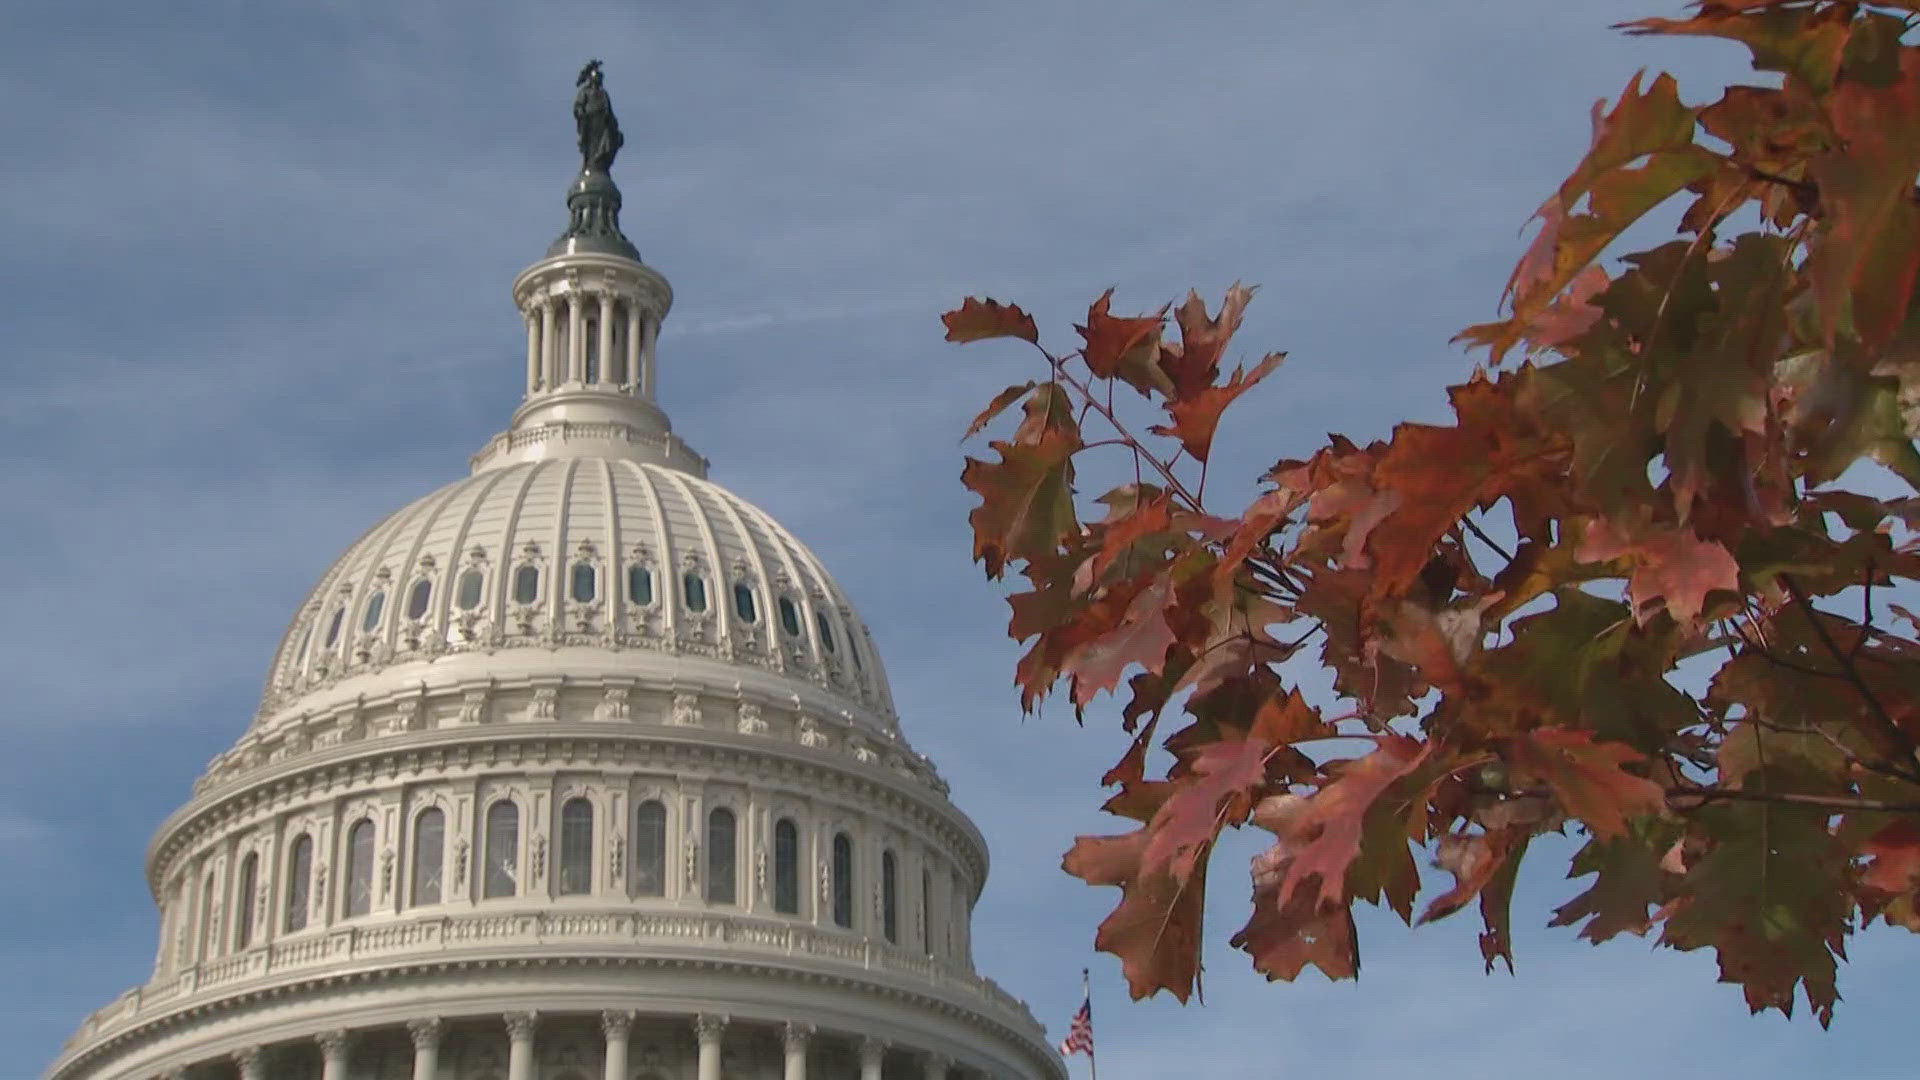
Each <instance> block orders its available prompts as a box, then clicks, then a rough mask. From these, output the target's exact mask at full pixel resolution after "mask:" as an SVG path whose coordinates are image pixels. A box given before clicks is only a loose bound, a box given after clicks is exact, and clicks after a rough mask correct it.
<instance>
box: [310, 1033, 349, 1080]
mask: <svg viewBox="0 0 1920 1080" xmlns="http://www.w3.org/2000/svg"><path fill="white" fill-rule="evenodd" d="M313 1038H314V1041H315V1042H318V1043H319V1044H320V1080H347V1038H348V1032H347V1030H346V1029H345V1028H336V1029H335V1030H333V1031H323V1032H321V1033H320V1034H318V1035H315V1036H314V1037H313Z"/></svg>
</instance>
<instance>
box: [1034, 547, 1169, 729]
mask: <svg viewBox="0 0 1920 1080" xmlns="http://www.w3.org/2000/svg"><path fill="white" fill-rule="evenodd" d="M1170 588H1171V584H1170V583H1169V581H1168V580H1167V577H1166V575H1164V574H1163V575H1161V576H1160V577H1158V578H1156V579H1155V580H1154V582H1153V584H1152V585H1149V586H1148V587H1146V588H1145V589H1142V590H1140V592H1139V593H1138V594H1137V595H1136V596H1134V598H1133V602H1132V603H1130V604H1128V605H1127V612H1126V615H1125V616H1124V617H1123V618H1122V619H1121V620H1120V623H1119V625H1118V626H1115V627H1114V628H1113V629H1111V630H1109V631H1107V632H1106V633H1104V634H1101V635H1100V636H1099V637H1096V638H1094V639H1093V640H1091V641H1088V642H1087V643H1085V644H1084V645H1082V646H1080V647H1079V648H1078V649H1077V650H1075V651H1074V652H1073V653H1072V655H1070V656H1069V657H1068V658H1067V661H1066V663H1065V664H1063V665H1062V670H1063V671H1065V672H1067V673H1069V674H1071V675H1072V676H1073V703H1074V704H1075V705H1076V706H1085V705H1086V704H1087V703H1088V702H1090V701H1092V700H1093V699H1094V697H1095V695H1097V694H1099V693H1100V692H1101V691H1103V690H1112V689H1113V688H1114V687H1115V686H1117V685H1119V683H1120V676H1121V674H1122V673H1123V672H1125V671H1126V669H1127V668H1128V666H1129V665H1132V664H1139V665H1141V666H1142V667H1144V668H1146V669H1147V670H1148V671H1159V670H1161V668H1162V667H1163V666H1164V665H1165V662H1166V653H1167V646H1169V645H1171V644H1173V640H1174V638H1173V630H1172V628H1170V627H1169V626H1168V625H1167V593H1168V590H1169V589H1170Z"/></svg>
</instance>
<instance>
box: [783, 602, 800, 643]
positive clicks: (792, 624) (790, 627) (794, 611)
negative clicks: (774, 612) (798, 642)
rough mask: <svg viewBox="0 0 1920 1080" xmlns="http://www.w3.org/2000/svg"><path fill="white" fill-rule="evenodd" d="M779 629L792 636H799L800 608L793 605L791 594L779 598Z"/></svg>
mask: <svg viewBox="0 0 1920 1080" xmlns="http://www.w3.org/2000/svg"><path fill="white" fill-rule="evenodd" d="M780 629H782V630H785V631H786V632H787V633H788V634H790V635H792V636H793V637H799V636H800V609H799V608H798V607H796V606H795V605H794V602H793V597H791V596H783V597H781V598H780Z"/></svg>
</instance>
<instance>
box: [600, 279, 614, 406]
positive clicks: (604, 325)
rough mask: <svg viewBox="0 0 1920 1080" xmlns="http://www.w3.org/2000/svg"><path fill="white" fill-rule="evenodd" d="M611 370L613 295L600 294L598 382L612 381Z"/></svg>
mask: <svg viewBox="0 0 1920 1080" xmlns="http://www.w3.org/2000/svg"><path fill="white" fill-rule="evenodd" d="M612 372H613V296H612V294H610V293H601V294H600V379H599V381H600V383H601V384H602V385H604V384H606V383H609V382H612V381H613V380H612V378H611V377H610V376H611V374H612Z"/></svg>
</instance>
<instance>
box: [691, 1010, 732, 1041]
mask: <svg viewBox="0 0 1920 1080" xmlns="http://www.w3.org/2000/svg"><path fill="white" fill-rule="evenodd" d="M726 1030H727V1017H725V1016H721V1015H718V1014H715V1013H701V1014H700V1015H698V1016H696V1017H694V1018H693V1033H694V1035H695V1036H696V1037H697V1038H699V1040H700V1041H701V1042H703V1043H715V1042H719V1041H720V1034H721V1033H722V1032H724V1031H726Z"/></svg>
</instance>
